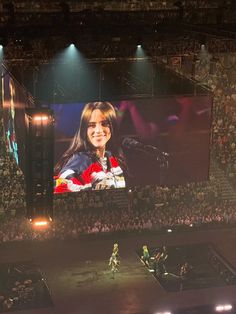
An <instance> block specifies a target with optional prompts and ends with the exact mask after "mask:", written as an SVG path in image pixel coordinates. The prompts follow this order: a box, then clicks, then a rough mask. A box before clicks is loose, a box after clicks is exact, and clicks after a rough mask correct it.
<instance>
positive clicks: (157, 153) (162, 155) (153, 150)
mask: <svg viewBox="0 0 236 314" xmlns="http://www.w3.org/2000/svg"><path fill="white" fill-rule="evenodd" d="M122 146H123V147H124V148H127V149H131V150H132V149H133V150H137V151H141V152H144V153H146V154H151V155H153V156H154V157H156V158H157V160H159V159H160V160H163V159H167V158H168V157H169V156H170V154H169V153H167V152H163V151H161V150H160V149H159V148H157V147H155V146H152V145H146V144H143V143H141V142H138V141H136V140H135V139H133V138H131V137H125V138H124V139H123V141H122Z"/></svg>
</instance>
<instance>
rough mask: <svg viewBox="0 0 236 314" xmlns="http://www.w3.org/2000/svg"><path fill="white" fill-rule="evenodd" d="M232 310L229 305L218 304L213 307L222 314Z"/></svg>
mask: <svg viewBox="0 0 236 314" xmlns="http://www.w3.org/2000/svg"><path fill="white" fill-rule="evenodd" d="M232 309H233V306H232V305H231V304H219V305H217V306H216V307H215V311H216V312H219V313H222V312H229V311H231V310H232Z"/></svg>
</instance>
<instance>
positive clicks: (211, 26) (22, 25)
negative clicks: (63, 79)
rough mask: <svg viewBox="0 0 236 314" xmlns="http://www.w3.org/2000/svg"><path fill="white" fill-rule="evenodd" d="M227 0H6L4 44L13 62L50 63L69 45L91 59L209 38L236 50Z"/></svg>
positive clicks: (172, 48)
mask: <svg viewBox="0 0 236 314" xmlns="http://www.w3.org/2000/svg"><path fill="white" fill-rule="evenodd" d="M185 2H186V1H185ZM224 2H225V5H224V6H222V4H221V2H219V1H216V0H211V1H207V3H208V5H207V6H206V5H205V6H204V5H203V4H204V1H188V2H186V3H188V5H187V4H185V3H184V1H182V2H181V1H152V2H149V1H126V2H125V3H124V2H123V1H96V2H93V1H21V0H18V1H10V2H9V1H5V3H3V4H0V9H1V13H2V15H1V19H0V42H1V43H2V45H3V46H4V47H5V51H4V55H5V60H6V62H10V63H12V62H22V60H23V62H25V61H27V62H30V63H37V62H39V63H43V62H47V60H50V59H52V57H53V56H54V55H55V54H56V53H57V52H58V51H60V50H63V49H64V48H65V47H67V46H68V45H69V44H70V43H74V44H76V45H77V46H78V47H79V49H80V51H82V52H83V53H84V54H85V55H86V57H87V58H89V59H93V58H104V59H106V58H117V57H118V58H129V57H131V56H132V55H133V50H134V47H136V45H137V44H138V43H142V45H143V46H144V49H145V50H146V51H147V55H148V56H157V55H166V54H168V55H180V54H186V53H188V51H186V50H191V51H192V53H195V49H196V51H197V50H198V49H199V47H200V46H201V44H203V43H204V44H205V43H208V42H210V43H211V45H212V42H214V46H216V51H221V52H224V51H234V50H235V47H234V46H235V40H236V32H235V31H233V30H235V29H236V28H234V26H235V21H236V18H235V16H234V14H232V6H233V5H234V6H235V4H234V2H232V3H230V2H231V1H224ZM189 4H191V5H189ZM197 5H198V6H197ZM229 13H230V14H229ZM187 42H188V43H189V49H188V46H187V47H186V43H187Z"/></svg>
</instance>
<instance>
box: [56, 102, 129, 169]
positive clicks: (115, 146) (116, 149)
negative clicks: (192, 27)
mask: <svg viewBox="0 0 236 314" xmlns="http://www.w3.org/2000/svg"><path fill="white" fill-rule="evenodd" d="M95 109H99V110H100V111H101V112H102V114H103V115H104V116H105V119H106V120H107V121H108V123H109V127H110V131H111V138H110V139H109V141H108V142H107V144H106V150H108V151H110V152H111V153H112V155H114V156H116V157H117V159H118V160H119V162H120V163H122V164H124V157H123V153H122V150H121V147H120V143H119V136H118V125H117V117H116V112H115V109H114V107H113V106H112V104H111V103H109V102H90V103H87V104H86V105H85V107H84V109H83V112H82V115H81V119H80V127H79V129H78V130H77V131H76V133H75V135H74V138H73V139H72V141H71V144H70V146H69V148H68V149H67V150H66V152H65V153H64V154H63V155H62V157H61V158H60V160H59V161H58V163H57V164H56V166H55V173H56V174H58V173H59V172H60V170H61V169H62V168H63V167H64V166H65V164H66V163H67V162H68V160H69V159H70V158H71V157H72V156H73V154H75V153H76V152H81V151H84V152H88V153H89V154H91V156H94V157H95V156H96V154H95V148H94V146H93V145H92V144H91V143H90V142H89V140H88V137H87V129H88V123H89V120H90V118H91V115H92V112H93V111H94V110H95Z"/></svg>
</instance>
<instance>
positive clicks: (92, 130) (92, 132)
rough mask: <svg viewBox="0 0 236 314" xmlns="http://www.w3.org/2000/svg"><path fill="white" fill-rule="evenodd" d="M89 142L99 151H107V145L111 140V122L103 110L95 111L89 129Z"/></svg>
mask: <svg viewBox="0 0 236 314" xmlns="http://www.w3.org/2000/svg"><path fill="white" fill-rule="evenodd" d="M87 137H88V140H89V142H90V143H91V144H92V145H93V146H94V147H95V148H96V149H97V152H99V151H103V150H104V151H105V148H106V143H107V142H108V141H109V139H110V138H111V130H110V125H109V122H108V121H107V120H106V117H105V116H104V115H103V113H102V112H101V110H99V109H95V110H93V112H92V114H91V117H90V120H89V123H88V128H87Z"/></svg>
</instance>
